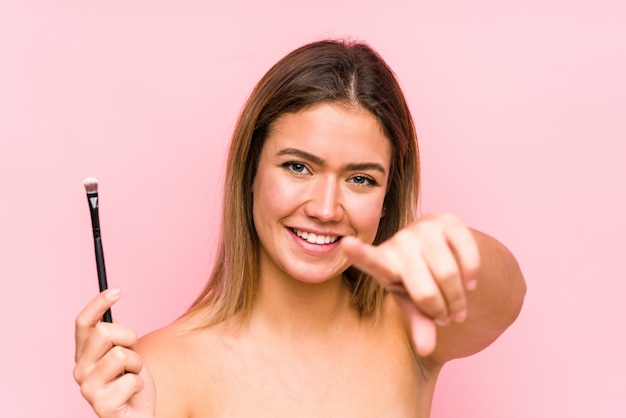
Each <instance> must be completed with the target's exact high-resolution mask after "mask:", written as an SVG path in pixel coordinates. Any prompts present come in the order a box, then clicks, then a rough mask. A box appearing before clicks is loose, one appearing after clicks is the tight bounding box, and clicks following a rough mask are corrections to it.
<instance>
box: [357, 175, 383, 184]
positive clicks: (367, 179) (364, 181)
mask: <svg viewBox="0 0 626 418" xmlns="http://www.w3.org/2000/svg"><path fill="white" fill-rule="evenodd" d="M350 181H351V182H352V183H355V184H358V185H361V186H376V185H377V184H378V183H376V180H374V179H373V178H371V177H369V176H363V175H358V176H353V177H351V178H350Z"/></svg>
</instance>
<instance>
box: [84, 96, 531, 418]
mask: <svg viewBox="0 0 626 418" xmlns="http://www.w3.org/2000/svg"><path fill="white" fill-rule="evenodd" d="M390 158H391V146H390V142H389V140H388V139H387V138H386V137H385V136H384V134H383V131H382V129H381V127H380V125H379V123H378V121H377V120H376V119H375V118H374V117H373V116H372V115H371V114H370V113H368V112H367V111H365V110H364V109H362V108H360V107H355V106H344V105H339V104H321V105H317V106H315V107H312V108H309V109H306V110H303V111H300V112H297V113H292V114H286V115H283V116H282V117H280V118H279V119H278V120H277V121H275V122H274V125H273V126H272V129H271V130H270V132H269V135H268V137H267V139H266V143H265V145H264V148H263V150H262V153H261V157H260V161H259V167H258V172H257V176H256V178H255V183H254V185H253V192H254V207H253V214H254V219H255V227H256V229H257V233H258V236H259V239H260V242H261V248H260V265H259V267H260V277H259V291H258V294H257V296H256V299H255V304H254V306H253V310H252V312H251V314H250V316H249V317H248V318H247V319H246V320H245V321H237V320H236V319H232V320H227V321H225V322H222V323H219V324H216V325H213V326H210V327H201V325H202V321H201V318H199V317H198V315H191V314H188V315H185V316H183V317H182V318H180V319H178V320H177V321H175V322H173V323H172V324H170V325H168V326H166V327H164V328H162V329H160V330H157V331H155V332H153V333H151V334H149V335H147V336H145V337H143V338H142V339H141V340H140V341H138V340H137V336H136V334H135V333H134V332H133V331H132V330H131V329H129V328H127V327H125V326H123V325H120V324H107V323H102V322H100V318H101V317H102V314H103V313H104V311H105V310H106V309H107V308H109V307H111V306H112V305H113V304H114V303H115V302H116V301H117V300H118V299H119V297H120V292H119V290H117V289H110V290H108V291H105V292H103V293H102V294H100V295H98V296H96V297H95V298H94V299H93V300H92V301H91V302H90V303H89V304H88V305H87V306H86V308H85V309H84V310H83V311H82V312H81V314H79V316H78V318H77V320H76V367H75V370H74V376H75V378H76V381H77V382H78V383H79V384H80V386H81V391H82V394H83V396H84V397H85V398H86V399H87V400H88V401H89V402H90V403H91V405H92V406H93V408H94V410H95V411H96V413H97V414H98V415H99V416H101V417H107V418H113V417H115V418H121V417H125V418H128V417H154V416H156V417H168V418H169V417H209V416H210V417H213V416H217V417H219V416H226V417H247V416H267V417H281V416H284V417H291V416H300V417H308V416H310V417H324V416H329V417H330V416H359V417H368V416H372V417H379V416H394V417H416V416H417V417H422V418H426V417H428V416H429V414H430V405H431V402H432V396H433V392H434V387H435V382H436V379H437V376H438V374H439V371H440V369H441V367H442V366H443V365H444V364H445V363H446V362H447V361H448V360H450V359H453V358H459V357H464V356H468V355H471V354H474V353H476V352H478V351H480V350H482V349H483V348H485V347H486V346H488V345H489V344H490V343H491V342H493V340H495V339H496V338H497V337H498V336H499V335H500V334H501V333H502V332H503V331H504V330H505V329H506V328H507V327H508V326H509V325H510V324H511V323H512V322H513V321H514V320H515V318H516V317H517V315H518V313H519V310H520V308H521V304H522V301H523V297H524V293H525V284H524V279H523V277H522V274H521V272H520V269H519V266H518V265H517V262H516V261H515V258H514V257H513V256H512V255H511V254H510V252H509V251H508V250H507V249H506V248H505V247H504V246H502V244H500V243H499V242H497V241H496V240H494V239H493V238H490V237H489V236H487V235H485V234H482V233H480V232H478V231H475V230H472V229H470V228H468V227H466V226H465V225H464V224H463V223H462V222H461V221H460V220H459V219H458V218H456V217H455V216H453V215H449V214H429V215H426V216H423V217H421V218H419V219H418V220H416V221H415V222H413V223H412V224H410V225H408V226H407V227H406V228H404V229H403V230H401V231H399V232H398V233H396V234H395V235H394V236H393V237H392V238H391V239H389V240H387V241H386V242H384V243H382V244H381V245H379V246H372V245H371V243H372V241H373V239H374V236H375V234H376V230H377V228H378V223H379V221H380V219H381V217H383V216H384V215H385V209H384V206H383V202H384V196H385V193H386V186H385V185H386V184H387V176H388V171H389V166H390ZM311 234H315V237H312V236H311ZM338 237H340V239H335V238H338ZM352 264H353V265H355V266H356V267H358V268H359V269H362V270H363V271H365V272H368V273H370V274H371V275H372V276H373V277H375V278H376V279H377V280H378V281H379V282H380V283H381V284H382V285H383V286H384V287H386V288H387V289H388V290H389V293H388V295H387V296H386V298H385V301H384V304H383V309H382V313H381V317H380V318H379V320H378V321H375V320H374V319H372V318H370V319H363V318H360V317H359V315H358V314H357V313H356V312H355V310H354V309H353V308H351V306H350V294H349V291H348V290H347V289H346V288H345V285H344V284H343V281H342V273H343V271H345V269H346V268H347V267H348V266H350V265H352ZM190 330H191V331H190ZM148 370H149V371H148Z"/></svg>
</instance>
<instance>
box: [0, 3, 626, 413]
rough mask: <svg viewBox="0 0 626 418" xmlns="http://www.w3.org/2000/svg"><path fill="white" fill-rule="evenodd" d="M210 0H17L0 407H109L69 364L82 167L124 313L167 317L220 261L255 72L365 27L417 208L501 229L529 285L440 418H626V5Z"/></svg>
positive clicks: (152, 319)
mask: <svg viewBox="0 0 626 418" xmlns="http://www.w3.org/2000/svg"><path fill="white" fill-rule="evenodd" d="M211 3H218V2H211V1H205V2H201V1H191V0H184V1H180V0H179V1H163V0H161V1H155V0H151V1H84V0H83V1H78V0H61V1H33V0H15V1H11V0H2V2H1V3H0V141H1V143H0V144H1V148H0V199H1V201H0V280H1V282H0V283H1V285H2V292H1V293H0V315H1V316H0V370H1V372H0V415H2V416H6V417H79V416H80V417H88V416H92V414H91V413H90V412H89V411H90V409H89V408H88V406H87V404H86V402H85V401H84V400H82V398H81V397H80V394H79V390H78V387H77V386H76V385H75V383H74V381H73V378H72V367H73V321H74V318H75V316H76V314H77V313H78V312H79V310H80V309H81V307H82V306H83V305H84V303H86V301H87V300H88V299H89V298H91V296H92V295H94V294H95V292H96V291H97V284H96V271H95V262H94V256H93V245H92V241H91V231H90V223H89V213H88V209H87V202H86V198H85V193H84V189H83V185H82V181H83V179H84V178H85V177H87V176H96V177H98V178H99V179H100V192H101V193H100V197H101V218H102V224H103V240H104V248H105V255H106V261H107V268H108V274H109V282H110V284H111V285H113V286H120V287H122V289H123V293H124V295H123V298H122V300H121V301H120V303H119V304H118V305H117V306H116V307H115V309H114V315H115V316H116V318H117V319H118V320H119V321H121V322H124V323H126V324H129V325H131V326H133V327H135V328H136V329H137V330H138V332H139V333H140V334H143V333H145V332H147V331H149V330H151V329H154V328H156V327H159V326H162V325H164V324H166V323H168V322H169V321H171V320H173V319H174V318H175V317H176V316H178V315H179V314H181V313H182V312H183V311H184V309H185V308H186V307H187V306H188V305H189V303H190V302H191V301H192V299H193V297H194V296H195V295H196V294H197V293H198V292H199V290H200V289H201V287H202V286H203V284H204V282H205V278H206V276H207V274H208V272H209V269H210V264H211V258H212V254H213V248H214V241H215V236H216V231H217V229H216V226H217V220H216V218H217V210H218V207H219V196H220V193H219V188H220V183H221V178H222V170H223V160H224V154H225V147H226V144H227V141H228V139H229V136H230V132H231V130H232V128H233V125H234V123H235V119H236V117H237V114H238V112H239V110H240V108H241V106H242V104H243V102H244V100H245V98H246V96H247V95H248V93H249V92H250V90H251V88H252V86H253V85H254V83H255V82H256V81H257V80H258V78H259V77H260V76H261V75H262V74H263V73H264V72H265V71H266V70H267V69H268V68H269V66H270V65H271V64H273V63H274V62H275V61H276V60H278V59H279V58H280V57H281V56H283V55H284V54H285V53H287V52H288V51H290V50H291V49H293V48H295V47H296V46H299V45H301V44H303V43H305V42H309V41H312V40H315V39H318V38H320V37H327V36H347V35H351V36H353V37H356V38H360V39H364V40H367V41H369V42H370V43H371V44H372V45H373V46H374V47H375V48H377V49H378V50H379V51H380V52H381V54H382V55H383V56H384V57H385V58H386V59H387V61H388V62H389V64H390V65H391V66H392V67H393V68H394V69H395V71H396V73H397V75H398V77H399V79H400V81H401V84H402V85H403V87H404V89H405V91H406V94H407V96H408V99H409V103H410V107H411V108H412V111H413V113H414V116H415V119H416V124H417V127H418V130H419V134H420V140H421V150H422V159H423V196H422V208H423V211H424V212H428V211H451V212H454V213H456V214H458V215H460V216H461V217H462V218H463V219H465V220H466V221H467V222H468V223H469V224H470V225H473V226H476V227H478V228H480V229H483V230H485V231H487V232H490V233H491V234H493V235H494V236H496V237H498V238H500V239H501V240H502V241H503V242H505V243H506V244H507V245H508V246H509V247H510V248H511V249H512V250H513V251H514V252H515V254H516V255H517V257H518V259H519V261H520V263H521V265H522V267H523V271H524V273H525V275H526V278H527V281H528V289H529V291H528V296H527V299H526V304H525V306H524V310H523V312H522V314H521V316H520V318H519V319H518V321H517V322H516V323H515V324H514V325H513V326H512V327H511V328H510V329H509V331H508V332H507V333H506V334H505V335H504V336H503V337H502V338H501V339H500V340H498V341H497V342H496V343H495V344H493V345H492V346H491V347H490V348H488V349H487V350H485V351H484V352H482V353H480V354H478V355H476V356H474V357H471V358H469V359H464V360H457V361H454V362H452V363H451V364H449V366H447V367H446V369H445V370H444V372H443V374H442V376H441V378H440V381H439V386H438V390H437V393H436V398H435V403H434V412H433V417H482V418H485V417H487V418H489V417H494V418H495V417H512V418H518V417H519V418H522V417H524V418H528V417H546V418H547V417H565V416H567V417H591V416H595V417H622V416H624V415H623V414H624V411H626V406H625V403H626V385H625V384H624V375H625V373H626V361H625V360H624V358H625V356H624V353H626V344H625V343H624V334H625V330H626V320H625V313H624V306H625V305H626V304H625V294H626V280H625V277H624V267H623V266H624V252H625V249H626V246H625V245H624V234H625V232H626V222H625V220H624V219H625V217H624V214H625V213H626V204H625V203H624V189H625V187H624V180H625V179H626V164H625V162H624V159H625V157H626V145H625V144H626V134H625V132H626V117H625V110H626V86H625V81H624V77H625V74H626V47H625V42H626V29H625V27H626V25H625V24H624V22H625V19H626V6H625V3H624V2H622V1H619V0H615V1H613V2H610V1H596V0H587V1H576V0H569V1H566V0H560V1H558V0H548V1H521V0H520V1H499V0H478V1H471V2H469V1H460V0H458V1H452V0H451V1H434V0H432V1H408V0H407V1H391V0H390V1H386V2H382V3H381V2H380V1H364V0H363V1H353V0H343V1H341V0H317V1H315V2H306V3H305V2H302V4H301V5H300V4H298V3H299V2H297V1H287V0H265V1H250V0H248V1H230V2H219V3H224V4H225V5H219V6H218V5H214V4H211Z"/></svg>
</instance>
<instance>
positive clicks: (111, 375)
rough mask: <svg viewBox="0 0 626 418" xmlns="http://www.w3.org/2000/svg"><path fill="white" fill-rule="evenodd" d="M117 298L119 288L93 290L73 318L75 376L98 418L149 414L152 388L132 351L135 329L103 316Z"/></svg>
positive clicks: (134, 417)
mask: <svg viewBox="0 0 626 418" xmlns="http://www.w3.org/2000/svg"><path fill="white" fill-rule="evenodd" d="M119 297H120V290H119V289H109V290H105V291H104V292H102V293H100V294H98V296H96V297H95V298H94V299H92V300H91V302H89V304H88V305H87V306H85V308H84V309H83V311H82V312H81V313H80V314H79V315H78V317H77V318H76V355H75V361H76V366H75V367H74V379H76V382H77V383H78V384H79V385H80V390H81V393H82V395H83V397H84V398H85V399H86V400H87V401H88V402H89V403H90V404H91V407H92V408H93V410H94V411H95V412H96V414H98V416H99V417H101V418H122V417H123V418H147V417H150V418H153V417H154V415H155V408H156V389H155V386H154V382H153V380H152V376H151V375H150V372H149V371H148V369H147V368H146V367H145V366H144V364H143V360H142V359H141V357H140V356H139V354H137V352H136V351H135V349H136V347H137V334H136V333H135V331H133V330H132V329H130V328H128V327H125V326H123V325H120V324H117V323H113V324H110V323H106V322H102V315H103V314H104V312H105V311H106V310H107V309H109V308H110V307H111V306H112V305H113V304H114V303H115V302H116V301H117V300H118V299H119Z"/></svg>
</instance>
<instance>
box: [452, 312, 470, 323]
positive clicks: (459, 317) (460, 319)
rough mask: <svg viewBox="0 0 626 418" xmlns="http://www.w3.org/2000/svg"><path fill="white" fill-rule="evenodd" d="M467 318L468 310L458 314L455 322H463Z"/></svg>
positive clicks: (455, 316)
mask: <svg viewBox="0 0 626 418" xmlns="http://www.w3.org/2000/svg"><path fill="white" fill-rule="evenodd" d="M465 318H467V311H466V310H462V311H461V312H457V313H456V314H455V315H454V318H453V319H454V322H463V321H465Z"/></svg>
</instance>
